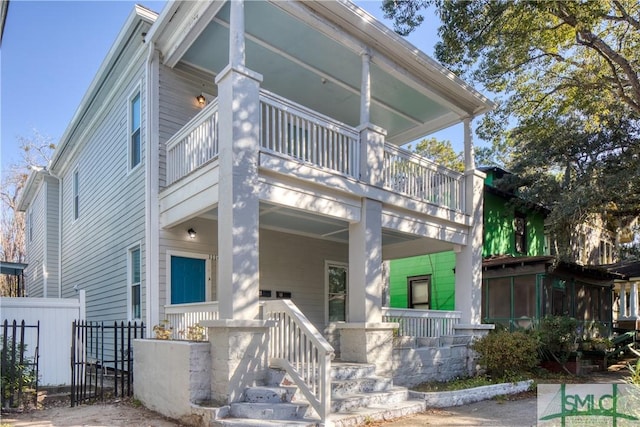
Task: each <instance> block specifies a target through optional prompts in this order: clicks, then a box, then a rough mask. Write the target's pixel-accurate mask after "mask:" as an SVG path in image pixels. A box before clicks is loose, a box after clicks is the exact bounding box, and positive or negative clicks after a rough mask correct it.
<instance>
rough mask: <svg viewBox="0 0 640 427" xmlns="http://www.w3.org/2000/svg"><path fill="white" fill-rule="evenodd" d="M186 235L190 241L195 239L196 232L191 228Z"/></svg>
mask: <svg viewBox="0 0 640 427" xmlns="http://www.w3.org/2000/svg"><path fill="white" fill-rule="evenodd" d="M187 234H188V235H189V238H190V239H195V238H196V230H194V229H193V228H190V229H188V230H187Z"/></svg>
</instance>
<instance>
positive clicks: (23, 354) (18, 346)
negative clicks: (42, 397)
mask: <svg viewBox="0 0 640 427" xmlns="http://www.w3.org/2000/svg"><path fill="white" fill-rule="evenodd" d="M0 339H1V340H2V349H1V350H0V363H1V367H0V369H1V370H0V372H1V373H2V381H1V382H0V383H1V385H0V393H2V396H1V398H2V399H1V400H2V403H1V404H2V408H4V409H9V408H22V407H24V406H25V405H26V404H29V403H31V404H33V405H35V404H36V400H37V396H38V359H39V346H40V322H38V323H37V324H36V325H26V324H25V322H24V320H23V321H21V322H20V323H18V322H17V321H16V320H14V321H13V322H12V323H9V321H8V320H5V321H4V322H3V323H2V335H1V337H0ZM29 346H33V347H32V349H29V348H28V347H29ZM27 396H28V398H27Z"/></svg>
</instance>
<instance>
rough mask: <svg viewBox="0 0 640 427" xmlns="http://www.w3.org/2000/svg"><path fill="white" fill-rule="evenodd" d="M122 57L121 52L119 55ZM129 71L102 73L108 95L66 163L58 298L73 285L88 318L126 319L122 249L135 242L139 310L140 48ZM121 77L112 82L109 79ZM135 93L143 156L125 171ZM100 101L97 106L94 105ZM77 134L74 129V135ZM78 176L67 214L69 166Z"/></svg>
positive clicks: (141, 198) (70, 189) (142, 179)
mask: <svg viewBox="0 0 640 427" xmlns="http://www.w3.org/2000/svg"><path fill="white" fill-rule="evenodd" d="M125 57H126V55H125ZM133 64H135V65H134V68H133V69H132V70H131V73H130V74H129V75H123V74H124V72H125V69H126V68H125V66H126V65H128V64H121V65H120V66H119V67H117V68H116V69H115V70H114V73H113V74H112V76H111V77H110V78H109V79H107V83H106V84H105V86H106V87H109V89H110V90H111V91H112V92H111V94H112V96H110V97H106V98H105V102H106V103H105V104H104V105H105V106H106V109H105V110H104V111H103V112H102V113H101V114H100V115H99V116H97V117H96V114H97V113H96V112H95V111H94V112H93V113H94V114H89V115H88V117H89V118H90V119H93V118H96V119H97V120H96V121H95V122H93V123H91V124H87V123H83V126H81V127H84V128H86V129H88V131H87V133H86V134H79V135H81V140H76V141H74V143H75V144H76V145H79V144H82V148H81V150H79V151H78V152H76V153H75V155H74V156H73V158H71V159H70V161H69V162H68V163H67V164H66V169H65V170H64V174H63V182H62V197H63V209H62V210H63V213H62V215H63V219H62V221H63V225H62V228H63V233H62V239H63V241H62V243H63V253H62V260H63V277H62V280H63V297H73V296H75V291H74V287H77V288H78V289H85V290H86V292H87V320H104V321H116V320H117V321H120V320H127V318H128V301H127V297H128V292H127V291H128V283H127V255H128V248H129V247H130V246H131V245H134V244H140V249H141V262H142V265H141V276H142V318H144V317H145V315H146V313H145V298H146V291H145V288H146V286H145V283H144V277H145V246H144V227H145V223H144V214H145V203H144V191H145V186H144V185H145V177H144V163H145V161H146V147H145V141H146V135H145V134H146V122H145V119H146V115H145V113H146V112H145V108H146V94H145V92H144V89H145V85H144V81H143V77H144V68H145V67H144V57H143V56H142V50H140V54H139V55H138V56H137V58H136V59H135V60H134V62H133ZM118 78H122V80H120V82H122V84H119V85H117V86H115V87H114V84H115V83H116V79H118ZM136 88H139V90H140V92H141V100H142V102H141V119H142V122H141V132H142V135H141V141H142V161H141V164H140V165H139V166H138V167H137V168H135V169H134V170H132V171H129V168H128V166H129V159H128V147H129V139H128V133H129V132H128V114H129V110H128V108H129V99H130V96H132V95H133V94H134V91H135V90H136ZM95 108H99V107H95ZM76 135H78V134H76ZM76 168H77V170H78V172H79V177H80V203H79V204H80V215H79V218H78V219H77V220H74V218H73V172H74V171H75V170H76Z"/></svg>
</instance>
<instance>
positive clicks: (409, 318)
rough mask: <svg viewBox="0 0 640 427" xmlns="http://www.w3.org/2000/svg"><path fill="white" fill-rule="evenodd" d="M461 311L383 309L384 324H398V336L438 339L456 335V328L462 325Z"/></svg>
mask: <svg viewBox="0 0 640 427" xmlns="http://www.w3.org/2000/svg"><path fill="white" fill-rule="evenodd" d="M461 317H462V313H461V312H459V311H444V310H418V309H412V308H387V307H383V308H382V320H383V321H384V322H395V323H398V324H399V325H400V326H399V329H398V335H400V336H411V337H417V338H438V337H440V336H442V335H454V334H455V329H454V326H455V325H457V324H458V323H460V318H461Z"/></svg>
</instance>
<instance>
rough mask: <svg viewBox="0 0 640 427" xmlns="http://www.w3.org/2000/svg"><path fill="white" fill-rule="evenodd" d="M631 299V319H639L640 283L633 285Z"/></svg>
mask: <svg viewBox="0 0 640 427" xmlns="http://www.w3.org/2000/svg"><path fill="white" fill-rule="evenodd" d="M629 297H630V298H631V301H629V317H630V318H632V319H638V318H639V316H638V282H633V283H632V284H631V294H630V295H629Z"/></svg>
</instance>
